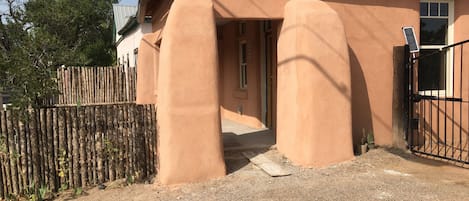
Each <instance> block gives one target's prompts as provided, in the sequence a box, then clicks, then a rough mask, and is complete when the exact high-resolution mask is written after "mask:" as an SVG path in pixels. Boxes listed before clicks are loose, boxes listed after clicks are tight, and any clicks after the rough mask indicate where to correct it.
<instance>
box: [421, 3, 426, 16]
mask: <svg viewBox="0 0 469 201" xmlns="http://www.w3.org/2000/svg"><path fill="white" fill-rule="evenodd" d="M420 16H428V3H420Z"/></svg>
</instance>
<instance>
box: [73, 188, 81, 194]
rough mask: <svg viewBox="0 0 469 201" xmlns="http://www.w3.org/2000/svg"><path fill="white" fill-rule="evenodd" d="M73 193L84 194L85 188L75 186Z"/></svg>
mask: <svg viewBox="0 0 469 201" xmlns="http://www.w3.org/2000/svg"><path fill="white" fill-rule="evenodd" d="M73 194H74V195H75V196H80V195H81V194H83V189H82V188H81V187H78V188H75V189H74V192H73Z"/></svg>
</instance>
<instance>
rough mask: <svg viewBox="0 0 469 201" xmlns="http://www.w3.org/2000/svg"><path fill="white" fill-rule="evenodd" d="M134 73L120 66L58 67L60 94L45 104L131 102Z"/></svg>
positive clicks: (133, 70) (132, 99) (134, 81)
mask: <svg viewBox="0 0 469 201" xmlns="http://www.w3.org/2000/svg"><path fill="white" fill-rule="evenodd" d="M136 76H137V75H136V70H135V68H125V67H123V66H114V67H66V68H59V69H57V87H58V90H59V92H60V95H58V96H57V97H55V98H53V99H51V100H50V101H49V102H47V103H46V105H70V104H78V105H79V104H91V103H120V102H134V101H135V84H136Z"/></svg>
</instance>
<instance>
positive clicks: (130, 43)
mask: <svg viewBox="0 0 469 201" xmlns="http://www.w3.org/2000/svg"><path fill="white" fill-rule="evenodd" d="M151 32H152V27H151V23H143V24H140V25H139V26H138V27H137V28H135V29H134V30H132V31H130V32H129V33H127V34H126V35H125V36H121V37H123V38H122V40H121V41H120V42H119V43H118V44H117V61H118V63H120V64H123V65H125V66H127V67H135V64H136V63H137V60H136V58H135V55H134V50H135V49H136V48H138V46H139V45H140V40H141V39H142V37H143V35H144V34H145V33H151ZM127 54H128V55H129V59H128V61H129V63H128V64H127Z"/></svg>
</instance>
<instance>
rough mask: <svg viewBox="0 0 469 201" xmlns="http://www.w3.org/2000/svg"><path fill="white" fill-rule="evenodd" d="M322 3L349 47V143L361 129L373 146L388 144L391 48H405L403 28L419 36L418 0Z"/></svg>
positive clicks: (333, 0)
mask: <svg viewBox="0 0 469 201" xmlns="http://www.w3.org/2000/svg"><path fill="white" fill-rule="evenodd" d="M325 1H326V2H327V3H328V4H329V5H330V6H331V7H332V8H333V9H334V10H335V11H336V12H337V13H338V14H339V16H340V17H341V19H342V21H343V23H344V25H345V33H346V36H347V42H348V45H349V48H350V49H349V50H350V51H349V53H350V61H351V68H352V97H351V101H352V115H353V118H352V122H353V136H354V144H357V143H359V141H360V138H361V136H362V131H363V129H365V132H369V131H373V133H374V135H375V141H376V143H377V144H378V145H384V146H391V145H392V143H393V125H392V124H393V107H392V105H393V87H394V80H393V71H394V66H395V64H394V59H393V58H394V56H395V55H393V54H394V53H393V49H394V47H395V46H402V45H404V44H405V41H404V37H403V34H402V29H401V28H402V27H403V26H414V27H415V30H416V32H417V34H418V32H419V24H420V21H419V6H420V4H419V1H417V0H414V1H409V0H394V1H387V0H378V1H377V0H325ZM417 37H418V36H417Z"/></svg>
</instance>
